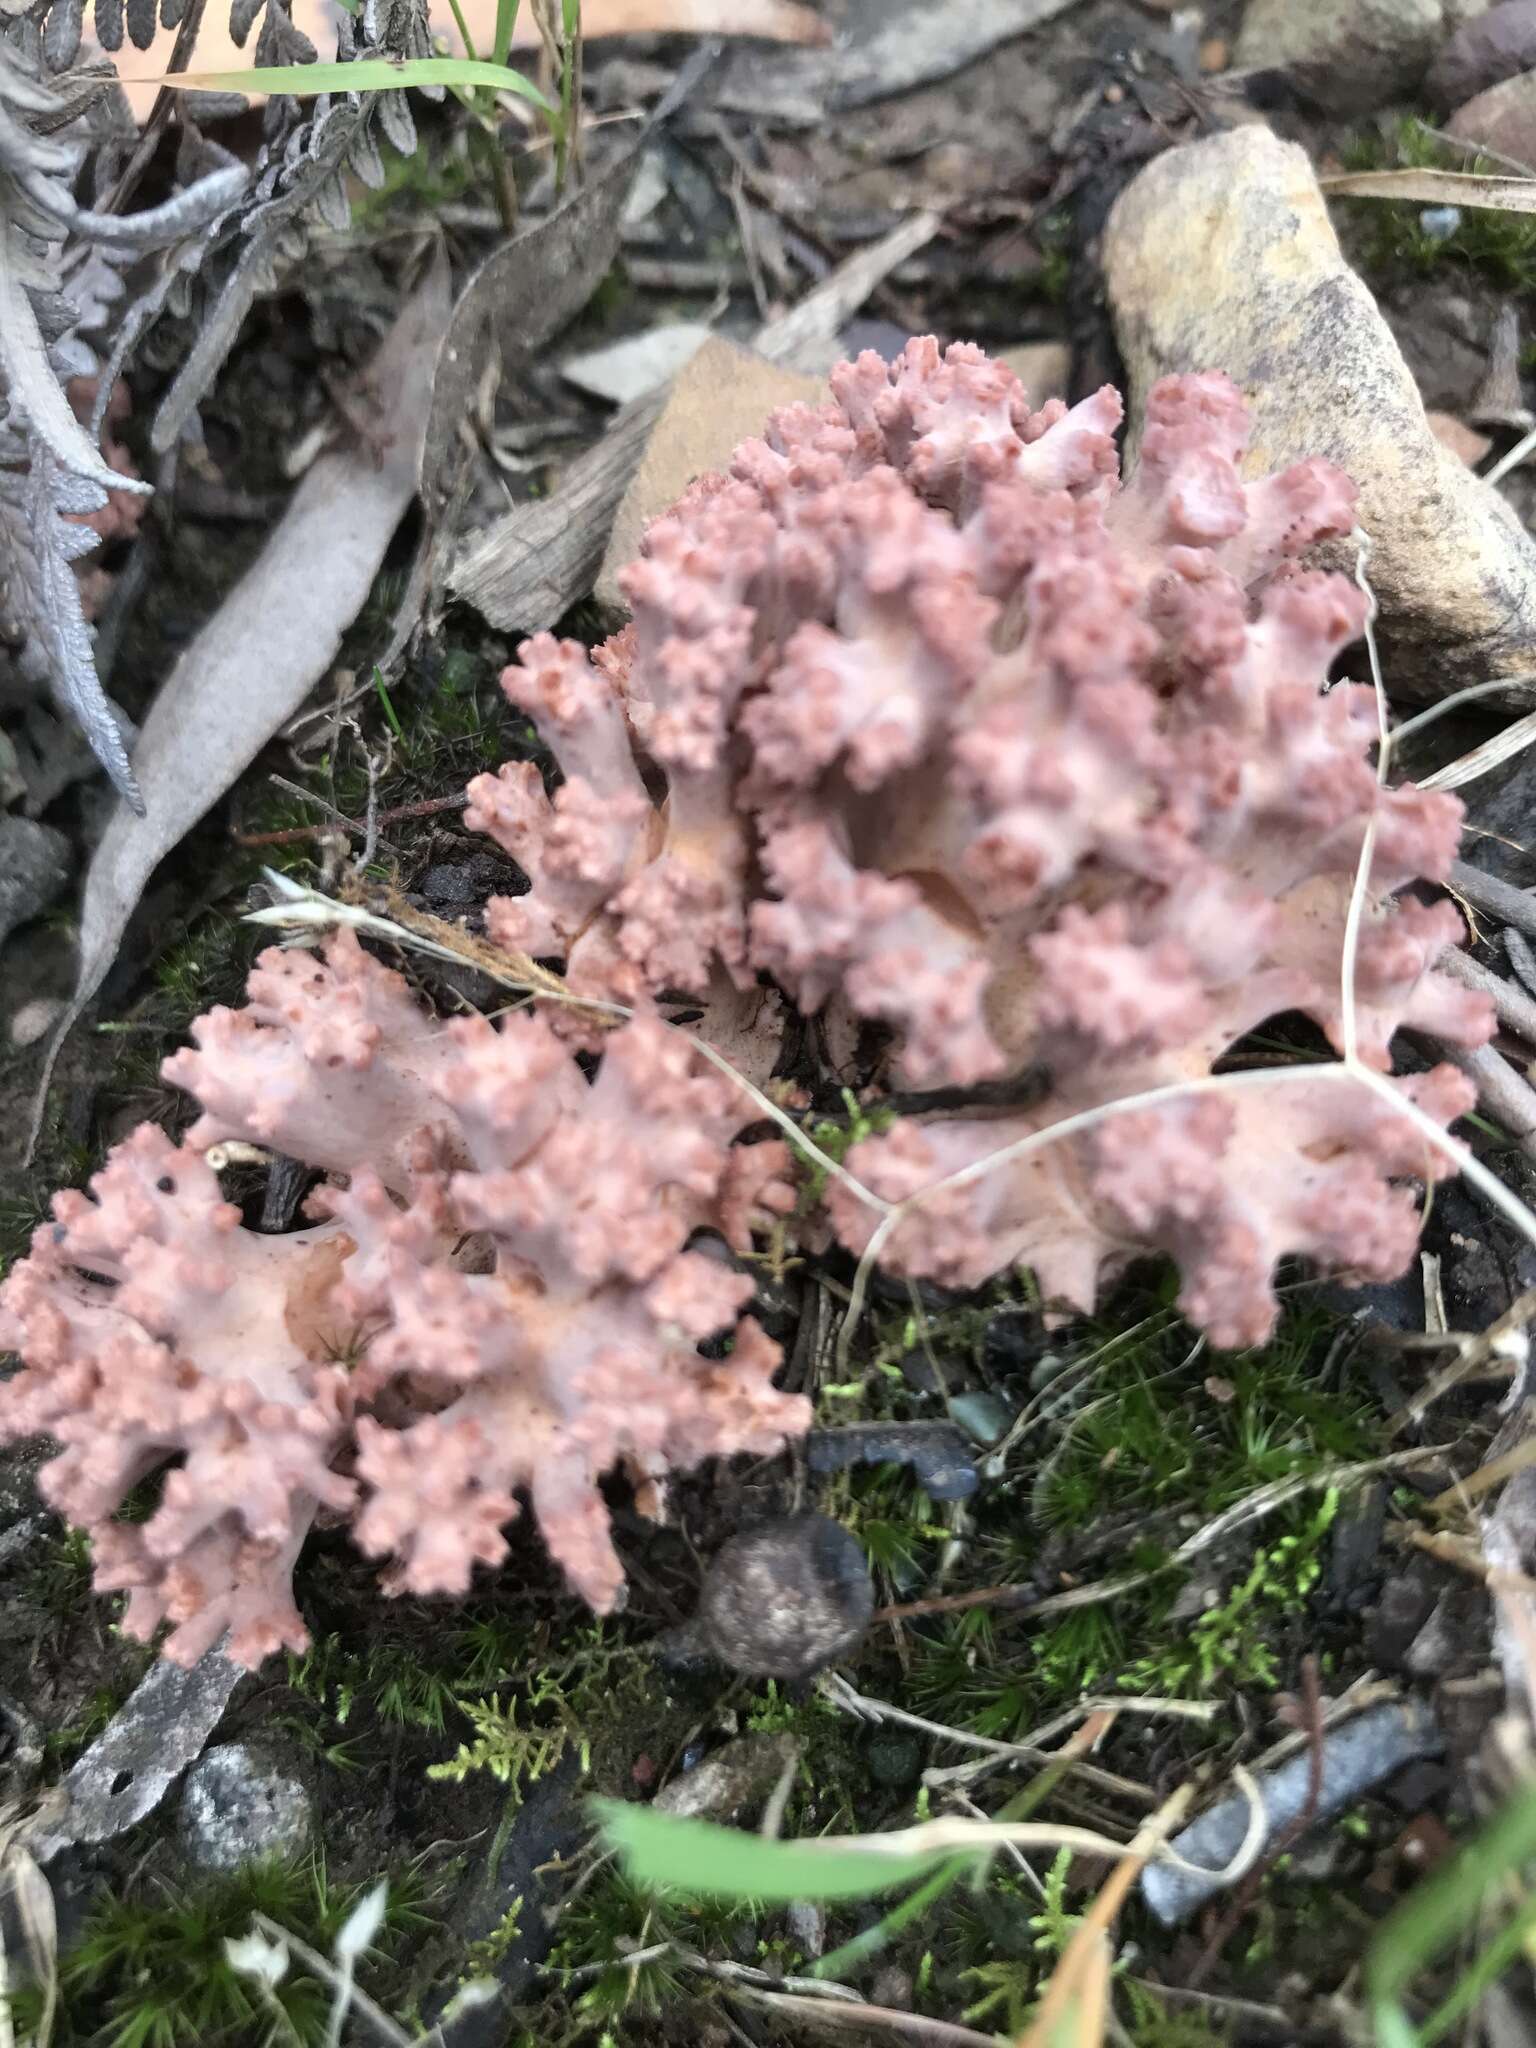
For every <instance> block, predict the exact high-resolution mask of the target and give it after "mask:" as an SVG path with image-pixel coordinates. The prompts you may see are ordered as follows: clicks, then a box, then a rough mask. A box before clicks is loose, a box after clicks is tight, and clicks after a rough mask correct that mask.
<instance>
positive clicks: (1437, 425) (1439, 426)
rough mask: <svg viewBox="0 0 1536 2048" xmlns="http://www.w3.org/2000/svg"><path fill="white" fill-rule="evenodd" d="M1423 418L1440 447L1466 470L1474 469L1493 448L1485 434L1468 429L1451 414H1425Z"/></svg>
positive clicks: (1471, 428)
mask: <svg viewBox="0 0 1536 2048" xmlns="http://www.w3.org/2000/svg"><path fill="white" fill-rule="evenodd" d="M1424 417H1425V419H1426V420H1427V421H1428V422H1429V431H1430V432H1431V433H1432V434H1433V435H1434V437H1435V439H1436V440H1437V441H1438V442H1439V443H1440V446H1441V447H1442V448H1449V449H1450V451H1451V453H1452V454H1453V455H1454V456H1455V457H1456V459H1457V461H1458V462H1464V463H1465V464H1466V465H1467V467H1468V469H1475V468H1476V467H1477V465H1478V464H1479V463H1480V462H1481V461H1482V459H1483V457H1484V456H1485V455H1486V454H1487V453H1488V450H1489V449H1490V448H1491V447H1492V446H1493V443H1492V441H1491V440H1490V439H1489V438H1488V436H1487V435H1486V434H1480V433H1479V432H1478V431H1477V429H1476V427H1469V426H1468V425H1467V423H1466V421H1465V420H1459V419H1457V417H1456V415H1455V413H1453V412H1427V413H1425V415H1424Z"/></svg>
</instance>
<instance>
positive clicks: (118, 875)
mask: <svg viewBox="0 0 1536 2048" xmlns="http://www.w3.org/2000/svg"><path fill="white" fill-rule="evenodd" d="M448 309H449V293H448V265H447V258H446V256H445V255H444V253H443V252H442V250H441V249H439V250H438V251H437V253H436V254H435V255H434V258H433V261H432V265H431V268H430V269H429V271H428V273H427V276H426V278H425V279H424V281H423V282H422V284H421V285H420V286H419V287H418V289H417V290H416V292H415V293H414V294H413V295H412V297H411V298H410V299H409V300H408V301H407V303H406V305H405V307H404V308H403V310H402V311H401V313H400V315H399V318H398V319H397V320H396V322H395V325H394V327H393V328H392V329H391V331H390V333H389V335H388V336H387V337H386V339H385V341H384V342H383V344H382V346H381V347H380V350H379V353H378V355H377V357H376V358H375V360H374V362H373V364H372V366H371V367H370V369H369V370H368V372H367V374H366V376H365V378H364V379H363V380H362V381H361V383H360V385H359V387H358V388H359V396H360V398H361V399H362V401H363V402H364V403H367V404H369V405H371V406H372V407H374V408H376V410H377V413H378V416H379V418H380V419H381V421H383V422H386V423H387V424H388V426H389V427H390V428H392V430H393V435H394V438H393V439H392V440H390V441H387V442H386V443H385V444H384V446H383V449H382V454H380V453H379V452H378V451H376V450H374V449H371V448H364V447H362V446H361V445H357V444H353V445H349V446H346V447H343V448H339V449H337V450H335V451H333V452H331V453H327V454H324V455H322V456H321V457H320V458H319V460H318V461H317V462H316V463H315V464H314V465H313V466H312V467H311V468H310V469H309V470H308V471H307V472H306V474H305V476H304V478H303V480H302V482H301V483H300V484H299V486H298V488H297V489H296V490H295V492H294V494H293V497H292V498H291V500H290V501H289V504H288V508H287V510H286V511H285V512H284V514H283V516H282V518H281V520H280V521H279V522H278V525H277V527H276V529H275V530H274V532H273V534H272V536H271V538H270V539H269V540H268V542H267V544H266V547H265V548H264V549H263V550H262V552H261V554H260V555H259V556H258V557H257V559H256V561H255V562H254V563H253V564H252V566H251V568H250V569H249V570H248V571H247V572H246V575H245V576H244V578H243V579H242V580H241V581H240V583H238V584H237V585H236V587H235V588H234V589H233V590H232V591H231V592H230V594H229V596H228V597H227V598H226V599H225V600H224V602H223V604H222V605H221V606H220V607H219V609H218V610H217V611H216V612H215V613H214V615H213V617H212V618H211V619H210V620H209V621H208V623H207V625H205V626H204V627H203V629H202V631H201V632H200V633H199V634H198V635H197V638H196V639H195V640H194V641H193V642H192V644H191V646H190V647H188V648H187V650H186V651H185V653H184V654H183V655H182V657H181V659H180V661H178V663H177V665H176V667H175V669H174V671H173V672H172V674H171V676H170V677H169V679H168V680H167V681H166V683H165V685H164V687H163V688H162V689H161V691H160V694H159V695H158V697H157V698H156V699H155V702H154V704H153V705H152V706H151V707H150V712H149V716H148V718H147V719H146V720H145V723H144V729H143V732H142V734H141V735H140V738H139V742H138V745H137V747H136V749H135V759H136V763H137V766H138V770H139V773H140V775H141V777H142V779H143V784H144V789H145V793H146V796H147V798H148V804H149V815H148V816H147V817H146V818H144V819H136V818H133V817H131V816H130V815H129V814H128V813H127V812H126V811H125V810H123V809H121V808H120V809H119V810H118V811H117V812H115V813H114V815H113V817H112V818H111V820H110V821H109V823H108V825H107V829H106V833H105V835H104V836H103V838H102V841H101V844H100V846H99V847H98V848H97V850H96V853H95V856H94V858H93V859H92V862H91V869H90V874H89V876H88V878H87V881H86V886H85V898H84V903H83V905H82V909H81V931H80V980H79V985H78V987H77V989H76V993H75V999H74V1003H73V1005H72V1012H73V1014H78V1011H79V1008H80V1006H81V1005H82V1004H83V1003H85V1002H87V1001H88V1000H89V999H90V997H91V995H92V994H93V993H94V991H95V990H96V989H97V988H98V987H99V986H100V983H101V978H102V976H103V975H104V974H105V973H106V971H107V968H108V967H109V966H110V965H111V962H112V959H113V956H114V955H115V953H116V951H117V947H118V942H119V939H120V937H121V934H122V930H123V926H124V924H125V923H126V921H127V919H128V917H129V915H130V914H131V912H132V910H133V907H134V905H135V903H136V902H137V901H138V898H139V892H140V891H141V890H142V888H143V886H144V883H145V882H146V881H147V880H148V878H149V876H150V874H151V873H152V871H153V870H154V868H155V866H156V865H157V864H158V862H159V861H160V860H161V858H162V857H163V856H164V855H165V854H166V853H168V852H169V851H170V849H171V847H173V846H174V845H175V844H176V843H177V841H178V840H179V839H180V838H181V837H182V835H183V834H184V833H185V832H186V831H188V830H189V829H190V827H191V826H192V825H193V824H195V823H196V821H197V820H198V819H199V818H200V817H201V816H202V815H203V813H204V812H205V811H206V810H207V809H208V808H209V806H210V805H211V804H213V803H216V802H217V801H218V799H219V797H220V796H221V795H222V794H223V792H224V791H225V790H226V789H227V788H228V787H229V785H230V783H231V782H233V780H234V779H235V777H236V776H237V775H239V774H240V773H241V772H242V771H243V770H244V769H245V768H246V767H247V766H248V765H249V763H250V762H251V761H252V760H253V759H254V758H255V756H256V754H257V753H258V752H259V750H260V749H261V748H262V747H263V746H264V745H265V744H266V742H267V741H268V739H270V737H271V735H272V734H273V732H275V731H276V730H277V728H278V727H279V726H280V725H281V724H282V723H283V721H284V720H285V719H287V718H289V717H291V716H292V714H293V712H294V711H295V710H296V709H297V708H298V706H299V705H300V704H301V703H302V702H303V700H304V698H305V697H306V696H307V695H308V694H309V692H310V691H311V690H312V689H313V688H314V686H315V685H316V683H318V682H319V681H320V679H321V678H322V677H323V676H324V675H325V673H326V671H327V669H328V668H329V667H330V664H331V662H332V661H333V660H334V658H335V654H336V650H337V648H338V647H339V646H340V644H341V637H342V635H343V633H344V632H345V631H346V629H347V627H348V626H349V625H350V624H351V622H352V620H353V619H354V618H355V617H356V615H357V613H358V612H359V610H360V609H361V608H362V606H363V604H364V602H365V601H366V599H367V596H368V593H369V591H370V589H371V588H372V587H373V582H374V578H375V577H376V576H377V574H378V571H379V566H380V564H381V563H382V561H383V559H384V555H385V551H386V549H387V548H388V546H389V543H390V540H391V538H392V537H393V534H394V531H395V528H396V527H397V526H398V525H399V523H400V519H401V516H402V515H403V514H404V512H405V510H406V508H407V507H408V506H409V504H410V502H411V499H412V498H413V497H414V495H415V491H416V479H417V475H418V472H419V466H420V460H421V445H420V438H421V428H422V425H423V423H424V422H425V419H426V414H427V400H428V396H429V393H430V390H431V379H432V366H433V363H434V362H435V360H436V356H437V350H438V345H439V343H440V341H441V338H442V335H443V331H444V329H445V327H446V325H447V321H448Z"/></svg>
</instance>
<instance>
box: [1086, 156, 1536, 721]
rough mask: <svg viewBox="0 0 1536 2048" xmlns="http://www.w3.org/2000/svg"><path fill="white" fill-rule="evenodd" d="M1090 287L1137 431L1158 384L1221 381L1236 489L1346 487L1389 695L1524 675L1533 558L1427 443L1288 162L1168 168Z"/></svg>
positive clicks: (1508, 524)
mask: <svg viewBox="0 0 1536 2048" xmlns="http://www.w3.org/2000/svg"><path fill="white" fill-rule="evenodd" d="M1104 270H1105V276H1106V280H1107V284H1108V289H1109V298H1110V303H1111V307H1112V310H1113V313H1114V318H1115V325H1116V329H1117V332H1118V334H1119V339H1120V347H1121V351H1122V353H1123V355H1124V357H1125V361H1126V365H1127V368H1128V371H1129V381H1130V386H1131V391H1130V396H1131V400H1132V406H1133V418H1134V417H1136V416H1137V415H1139V412H1140V408H1141V406H1142V404H1143V402H1144V401H1145V398H1146V393H1147V389H1148V387H1149V385H1151V384H1152V383H1153V382H1154V381H1155V380H1156V379H1157V378H1158V377H1161V376H1164V375H1166V374H1167V373H1169V372H1170V371H1184V370H1225V371H1226V372H1227V373H1228V374H1229V375H1230V376H1231V377H1232V378H1234V379H1235V381H1236V382H1237V383H1238V384H1239V385H1240V386H1241V388H1242V390H1243V392H1244V394H1245V395H1246V397H1247V399H1248V403H1249V406H1250V408H1251V410H1252V414H1253V441H1252V445H1251V447H1250V449H1249V452H1248V457H1247V462H1246V467H1247V468H1248V470H1249V471H1250V472H1251V473H1254V474H1257V473H1259V472H1261V471H1264V470H1269V469H1280V468H1283V467H1284V466H1285V465H1286V464H1287V463H1289V462H1294V461H1297V460H1298V459H1300V458H1301V457H1303V456H1307V455H1325V456H1327V457H1328V458H1329V459H1330V460H1331V461H1333V462H1336V463H1338V464H1339V466H1340V467H1341V468H1342V469H1345V470H1347V471H1348V472H1349V474H1350V475H1351V476H1352V477H1353V478H1354V480H1355V482H1356V484H1357V485H1358V486H1359V489H1360V517H1361V521H1362V523H1363V525H1364V526H1365V528H1366V529H1367V531H1368V532H1369V533H1370V535H1371V539H1372V553H1371V579H1372V583H1373V585H1374V588H1375V591H1376V594H1377V597H1378V599H1379V601H1380V604H1381V608H1382V637H1383V642H1384V650H1385V652H1386V654H1387V656H1388V661H1389V667H1388V673H1389V676H1390V678H1391V680H1392V682H1393V684H1394V686H1395V687H1402V688H1405V689H1409V690H1414V691H1417V692H1418V693H1420V694H1428V695H1440V694H1443V693H1444V692H1446V691H1448V690H1451V689H1454V688H1457V687H1459V686H1460V685H1461V684H1463V683H1468V682H1475V681H1478V680H1480V679H1482V678H1484V677H1488V676H1495V675H1499V674H1504V673H1510V672H1513V671H1514V670H1517V669H1530V668H1533V667H1536V546H1533V544H1532V542H1531V539H1530V537H1529V536H1528V535H1527V534H1526V533H1525V531H1524V529H1523V528H1522V527H1521V526H1520V524H1519V522H1518V521H1517V520H1516V518H1515V516H1514V514H1513V512H1512V511H1511V510H1510V508H1509V506H1508V505H1507V504H1506V503H1505V502H1504V500H1503V499H1502V498H1501V497H1500V496H1499V495H1498V493H1497V492H1496V491H1495V490H1493V489H1491V488H1490V487H1489V486H1488V485H1487V484H1485V483H1483V482H1482V481H1481V480H1480V479H1479V478H1477V477H1475V476H1473V475H1472V473H1471V471H1470V470H1468V469H1467V467H1466V466H1465V464H1464V463H1463V462H1461V461H1460V460H1459V459H1458V458H1457V457H1456V456H1454V455H1452V454H1451V453H1450V452H1449V450H1447V449H1445V448H1443V447H1441V445H1440V443H1439V442H1438V441H1437V440H1436V439H1435V436H1434V434H1433V432H1432V431H1431V429H1430V425H1429V422H1428V420H1427V419H1426V418H1425V416H1424V407H1423V405H1422V403H1421V402H1420V399H1419V394H1418V391H1417V388H1416V387H1415V385H1414V381H1413V378H1412V376H1411V374H1410V372H1409V370H1408V367H1407V365H1406V363H1405V362H1404V361H1403V358H1402V355H1401V354H1400V352H1399V350H1398V347H1397V344H1396V342H1395V341H1394V340H1393V338H1392V334H1391V331H1390V329H1389V328H1388V327H1387V324H1386V322H1385V320H1383V318H1382V316H1381V313H1380V311H1379V310H1378V308H1377V305H1376V302H1375V300H1374V299H1373V298H1372V296H1371V294H1370V292H1369V291H1368V290H1367V288H1366V286H1365V285H1364V284H1363V283H1362V282H1361V280H1360V279H1359V278H1358V277H1357V276H1356V275H1355V273H1354V272H1353V271H1352V270H1351V269H1350V267H1349V265H1348V264H1347V263H1346V262H1345V260H1344V257H1343V255H1342V254H1341V252H1340V249H1339V244H1338V240H1337V238H1336V236H1335V235H1334V232H1333V228H1332V225H1331V223H1330V222H1329V219H1328V212H1327V208H1326V206H1325V205H1324V202H1323V196H1322V193H1321V192H1320V191H1319V189H1318V185H1317V180H1316V179H1315V178H1314V176H1313V174H1312V168H1311V165H1310V164H1309V162H1308V161H1307V157H1306V154H1305V152H1304V151H1303V150H1301V149H1299V148H1297V147H1296V146H1295V145H1294V144H1292V143H1288V142H1281V141H1280V140H1279V139H1278V138H1277V137H1276V136H1274V135H1273V134H1271V133H1270V132H1269V131H1268V130H1267V129H1264V128H1258V127H1244V128H1239V129H1235V130H1232V131H1231V132H1229V133H1227V134H1223V135H1216V136H1212V137H1210V138H1209V139H1208V140H1206V141H1203V142H1196V143H1190V144H1187V145H1185V146H1184V147H1182V148H1179V149H1171V150H1168V151H1167V152H1166V153H1165V154H1164V155H1162V156H1160V157H1158V158H1156V159H1155V160H1154V161H1153V162H1152V163H1151V164H1149V165H1148V166H1147V168H1146V169H1145V170H1144V171H1142V172H1141V173H1140V174H1139V176H1137V177H1136V178H1135V179H1134V180H1133V182H1132V183H1131V184H1130V185H1129V186H1127V188H1126V190H1125V191H1124V192H1123V193H1122V194H1121V196H1120V198H1119V200H1118V201H1117V202H1116V204H1115V207H1114V210H1113V211H1112V213H1111V214H1110V217H1109V221H1108V224H1107V226H1106V228H1105V233H1104Z"/></svg>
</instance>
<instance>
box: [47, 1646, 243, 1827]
mask: <svg viewBox="0 0 1536 2048" xmlns="http://www.w3.org/2000/svg"><path fill="white" fill-rule="evenodd" d="M248 1676H249V1674H248V1673H247V1672H245V1671H243V1670H242V1669H241V1668H240V1666H239V1665H238V1664H232V1663H231V1662H230V1660H229V1659H228V1658H227V1657H226V1656H225V1655H224V1654H223V1652H222V1651H221V1650H217V1649H214V1650H210V1651H209V1652H208V1653H207V1655H206V1656H203V1657H200V1658H199V1659H198V1661H197V1662H196V1663H195V1664H194V1665H192V1666H191V1668H190V1669H184V1668H183V1667H182V1666H181V1665H179V1664H172V1663H169V1662H167V1661H166V1660H165V1659H164V1658H161V1659H158V1660H157V1661H156V1662H155V1663H154V1664H152V1665H151V1666H150V1668H149V1672H148V1675H147V1676H146V1677H145V1678H143V1679H141V1680H140V1682H139V1683H138V1685H137V1686H135V1687H134V1689H133V1691H132V1692H131V1693H130V1694H129V1696H128V1699H127V1701H126V1703H125V1704H124V1706H123V1707H122V1708H121V1710H120V1711H119V1712H118V1713H116V1714H114V1716H113V1717H112V1719H111V1721H110V1722H109V1723H108V1724H107V1726H106V1728H105V1729H104V1730H103V1731H102V1733H101V1734H100V1735H99V1736H98V1737H97V1738H96V1740H95V1741H94V1742H93V1743H92V1744H91V1746H90V1748H89V1749H88V1750H87V1751H86V1752H85V1755H84V1756H83V1757H81V1758H80V1760H79V1762H78V1763H76V1764H74V1765H73V1766H71V1768H70V1769H69V1770H68V1771H67V1772H66V1773H65V1776H64V1780H63V1782H62V1784H61V1785H60V1786H59V1788H58V1793H57V1794H56V1795H55V1797H53V1798H51V1799H50V1800H49V1802H48V1804H47V1806H46V1808H45V1809H44V1810H43V1812H42V1813H41V1814H40V1815H39V1816H38V1822H37V1827H36V1831H35V1833H34V1834H33V1836H32V1838H31V1840H30V1841H29V1843H28V1847H29V1848H30V1849H31V1851H32V1854H33V1855H34V1856H35V1857H36V1858H37V1860H38V1862H39V1863H50V1862H52V1860H53V1858H54V1857H55V1856H57V1855H59V1854H60V1853H61V1852H62V1851H63V1850H65V1849H69V1848H73V1847H74V1846H75V1844H77V1843H81V1842H107V1841H110V1840H111V1839H112V1838H113V1837H114V1836H115V1835H120V1834H122V1833H123V1831H124V1829H125V1828H131V1827H133V1826H134V1825H135V1823H136V1822H138V1821H141V1820H142V1819H143V1818H144V1816H145V1814H147V1813H150V1812H152V1811H153V1809H154V1808H155V1807H156V1806H158V1805H159V1804H160V1801H161V1800H162V1799H163V1798H164V1797H165V1795H166V1793H167V1792H168V1791H169V1790H170V1788H171V1786H172V1785H174V1784H175V1782H176V1780H177V1779H178V1778H179V1777H180V1776H181V1774H182V1772H183V1771H184V1770H185V1769H186V1768H187V1765H188V1764H190V1763H191V1762H192V1760H193V1759H194V1758H195V1757H197V1756H200V1755H201V1754H202V1749H203V1744H204V1743H205V1742H206V1741H207V1740H208V1737H209V1736H210V1735H211V1734H212V1733H213V1731H214V1728H215V1727H216V1726H217V1724H218V1721H219V1718H220V1716H221V1715H222V1714H223V1712H224V1709H225V1708H226V1707H227V1706H228V1705H229V1702H230V1700H231V1699H232V1698H233V1697H234V1692H235V1687H236V1686H237V1685H238V1684H239V1683H240V1681H241V1679H242V1678H245V1677H248Z"/></svg>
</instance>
